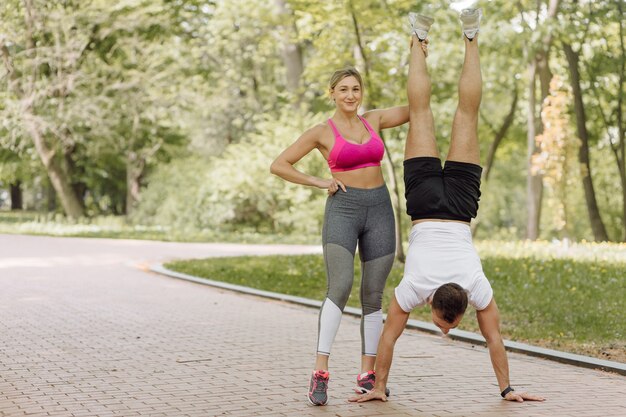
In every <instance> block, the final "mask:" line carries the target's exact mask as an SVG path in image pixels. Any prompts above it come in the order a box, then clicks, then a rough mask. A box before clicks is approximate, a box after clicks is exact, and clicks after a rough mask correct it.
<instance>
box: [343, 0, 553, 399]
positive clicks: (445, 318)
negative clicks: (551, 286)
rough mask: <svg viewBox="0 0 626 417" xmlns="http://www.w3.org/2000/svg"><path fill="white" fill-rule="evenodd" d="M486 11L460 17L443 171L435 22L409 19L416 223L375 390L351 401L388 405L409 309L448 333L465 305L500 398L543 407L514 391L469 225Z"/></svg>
mask: <svg viewBox="0 0 626 417" xmlns="http://www.w3.org/2000/svg"><path fill="white" fill-rule="evenodd" d="M481 16H482V12H481V10H480V9H468V10H464V11H463V12H462V13H461V16H460V18H461V23H462V26H463V35H464V36H463V39H464V42H465V60H464V62H463V70H462V73H461V78H460V80H459V103H458V107H457V110H456V113H455V115H454V121H453V124H452V138H451V142H450V150H449V152H448V157H447V160H446V162H445V166H444V168H443V169H442V167H441V161H440V159H439V152H438V150H437V144H436V140H435V131H434V121H433V114H432V111H431V109H430V79H429V76H428V72H427V69H426V53H424V52H423V51H422V48H421V47H420V46H421V45H420V42H427V41H426V36H427V34H428V30H429V28H430V25H431V24H432V22H433V20H432V19H431V18H429V17H425V16H421V15H415V14H411V15H410V17H409V19H410V21H411V26H412V29H413V34H414V35H415V36H413V37H412V43H411V57H410V62H409V78H408V87H407V94H408V98H409V111H410V119H409V133H408V137H407V142H406V147H405V155H404V157H405V160H404V181H405V186H406V199H407V213H408V214H409V215H410V216H411V219H412V220H413V227H412V229H411V233H410V236H409V249H408V253H407V261H406V265H405V270H404V277H403V279H402V282H400V284H399V285H398V287H397V288H396V289H395V294H394V297H393V298H392V300H391V305H390V307H389V311H388V314H387V321H386V322H385V326H384V329H383V333H382V336H381V339H380V342H379V344H378V355H377V362H376V379H375V385H374V389H372V390H371V391H369V392H368V393H366V394H364V395H362V396H359V397H356V398H351V399H350V401H358V402H363V401H369V400H374V399H378V400H382V401H386V400H387V397H386V395H385V394H384V393H385V389H386V385H387V377H388V375H389V368H390V366H391V360H392V356H393V349H394V346H395V343H396V340H397V339H398V337H400V335H401V334H402V331H403V330H404V327H405V326H406V322H407V320H408V318H409V313H410V312H411V310H412V309H413V308H415V307H417V306H421V305H425V304H430V305H431V310H432V320H433V322H434V323H435V325H437V326H438V327H439V328H440V329H441V331H442V332H443V333H444V334H447V333H448V332H449V331H450V329H453V328H455V327H457V326H458V324H459V322H460V321H461V319H462V318H463V314H464V313H465V309H466V307H467V304H468V303H469V304H471V305H472V306H473V307H475V308H476V316H477V318H478V324H479V327H480V331H481V333H482V334H483V336H484V337H485V339H486V341H487V346H488V348H489V355H490V357H491V363H492V365H493V368H494V371H495V374H496V378H497V380H498V385H499V387H500V394H501V395H502V397H503V398H504V399H506V400H509V401H519V402H522V401H524V400H534V401H543V400H544V399H543V398H542V397H539V396H535V395H531V394H528V393H525V392H522V393H519V392H516V391H514V390H513V388H511V386H510V385H509V366H508V360H507V356H506V351H505V349H504V344H503V342H502V337H501V335H500V324H499V313H498V306H497V305H496V301H495V299H494V298H493V291H492V289H491V285H490V284H489V281H488V280H487V278H486V277H485V274H484V273H483V270H482V266H481V263H480V259H479V257H478V255H477V253H476V250H475V248H474V246H473V244H472V236H471V231H470V226H469V224H470V220H471V219H472V218H473V217H476V213H477V211H478V200H479V197H480V176H481V173H482V168H481V167H480V165H479V163H480V159H479V146H478V110H479V106H480V100H481V94H482V92H481V89H482V78H481V74H480V60H479V53H478V40H477V33H478V29H479V23H480V18H481Z"/></svg>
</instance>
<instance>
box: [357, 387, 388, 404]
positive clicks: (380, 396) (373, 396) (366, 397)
mask: <svg viewBox="0 0 626 417" xmlns="http://www.w3.org/2000/svg"><path fill="white" fill-rule="evenodd" d="M371 400H380V401H387V396H386V395H385V393H384V392H381V391H378V390H377V389H376V388H374V389H373V390H371V391H370V392H368V393H367V394H362V395H359V396H358V397H352V398H349V399H348V401H350V402H351V403H363V402H365V401H371Z"/></svg>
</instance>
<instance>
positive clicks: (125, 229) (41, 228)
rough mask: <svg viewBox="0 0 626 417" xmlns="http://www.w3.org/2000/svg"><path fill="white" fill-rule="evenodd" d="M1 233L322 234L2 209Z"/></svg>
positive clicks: (291, 239)
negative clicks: (183, 226) (183, 225)
mask: <svg viewBox="0 0 626 417" xmlns="http://www.w3.org/2000/svg"><path fill="white" fill-rule="evenodd" d="M0 233H6V234H25V235H39V236H57V237H86V238H109V239H139V240H158V241H166V242H231V243H256V244H260V243H266V244H271V243H281V244H286V243H287V244H315V243H318V241H319V236H318V235H317V234H316V235H314V236H307V235H301V234H300V235H296V234H294V235H289V236H283V235H279V234H275V233H259V232H256V231H254V230H252V229H250V230H246V229H243V228H238V229H237V230H236V231H233V230H226V229H225V230H213V229H193V228H189V229H185V230H180V229H177V228H172V227H169V226H159V225H141V224H132V223H129V222H128V221H127V220H126V218H125V217H124V216H97V217H90V218H84V219H80V220H72V219H68V218H65V217H64V216H61V215H55V214H49V213H40V212H35V211H22V210H16V211H7V210H0Z"/></svg>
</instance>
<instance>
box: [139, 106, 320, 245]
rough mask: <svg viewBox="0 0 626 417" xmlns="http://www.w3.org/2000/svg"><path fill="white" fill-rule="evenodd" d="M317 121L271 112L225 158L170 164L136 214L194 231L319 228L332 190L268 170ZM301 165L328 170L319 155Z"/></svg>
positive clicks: (316, 230) (316, 172)
mask: <svg viewBox="0 0 626 417" xmlns="http://www.w3.org/2000/svg"><path fill="white" fill-rule="evenodd" d="M313 120H314V117H313V116H307V117H304V118H299V117H297V115H296V116H294V115H293V114H291V111H285V112H284V113H283V115H282V116H278V118H274V117H272V116H270V115H266V116H263V117H261V118H260V120H259V121H258V122H257V129H258V131H257V132H255V133H252V134H249V135H247V136H246V137H244V138H241V140H240V142H239V143H237V144H233V145H231V146H229V147H228V148H227V149H226V151H225V152H224V153H223V154H222V155H220V157H219V158H217V157H216V158H213V159H211V160H210V162H208V163H207V162H206V161H205V160H204V159H202V158H194V157H192V158H188V159H185V160H178V161H175V162H173V163H172V164H171V165H165V166H163V167H162V168H161V169H160V170H159V171H157V172H155V174H154V175H153V176H151V177H150V179H149V181H150V185H149V186H148V188H147V190H146V192H145V193H144V195H143V201H142V203H141V205H140V206H139V209H138V212H137V213H136V215H135V218H136V219H137V221H140V220H141V219H151V221H152V222H153V223H155V224H167V225H172V226H173V227H176V228H182V229H188V230H194V229H195V230H198V229H205V228H209V229H223V230H234V229H238V230H254V231H258V232H266V233H268V232H271V233H303V234H305V235H310V234H312V233H313V234H315V233H319V230H320V224H321V219H322V215H323V207H324V198H325V196H326V195H325V193H324V192H322V191H321V190H318V189H313V188H306V187H301V186H295V185H293V184H289V183H286V182H285V181H282V180H280V179H278V178H277V177H274V176H272V175H271V174H270V172H269V167H270V164H271V162H272V161H273V159H274V158H275V157H276V156H277V155H278V154H279V153H280V152H281V151H282V149H284V148H285V147H287V146H288V145H289V144H290V143H291V142H293V141H294V140H295V139H297V137H298V136H299V135H300V133H301V132H302V131H304V130H306V129H308V128H309V127H311V126H312V125H313V124H314V121H313ZM298 168H299V169H301V170H303V171H304V172H308V173H310V174H311V175H318V176H325V175H327V174H326V170H327V166H325V162H324V160H323V158H322V157H321V156H320V155H313V154H312V155H310V156H308V157H306V158H304V159H303V160H302V161H301V162H300V164H299V166H298ZM180 184H185V186H184V187H183V188H180V187H179V185H180ZM172 189H176V190H177V191H176V193H171V192H170V190H172Z"/></svg>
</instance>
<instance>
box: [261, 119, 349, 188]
mask: <svg viewBox="0 0 626 417" xmlns="http://www.w3.org/2000/svg"><path fill="white" fill-rule="evenodd" d="M322 129H323V127H321V126H319V125H318V126H315V127H312V128H311V129H309V130H307V131H306V132H304V133H303V134H302V135H301V136H300V137H299V138H298V140H296V141H295V142H294V143H293V144H291V145H290V146H289V147H288V148H287V149H285V150H284V151H283V152H282V153H281V154H280V155H278V157H277V158H276V159H275V160H274V162H272V165H271V166H270V172H271V173H272V174H274V175H277V176H279V177H281V178H282V179H284V180H286V181H289V182H293V183H295V184H302V185H309V186H312V187H317V188H327V189H328V191H329V193H331V194H334V193H335V192H336V191H337V190H338V189H339V188H341V189H342V190H343V191H346V188H345V186H344V185H343V184H342V183H341V182H339V181H337V180H336V179H334V178H332V179H322V178H318V177H315V176H313V175H308V174H305V173H304V172H301V171H298V170H297V169H295V168H294V164H296V163H297V162H298V161H299V160H301V159H302V158H303V157H304V156H305V155H307V154H308V153H309V152H311V151H312V150H313V149H315V148H317V147H319V146H320V145H321V144H320V142H319V137H320V135H321V134H322Z"/></svg>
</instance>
